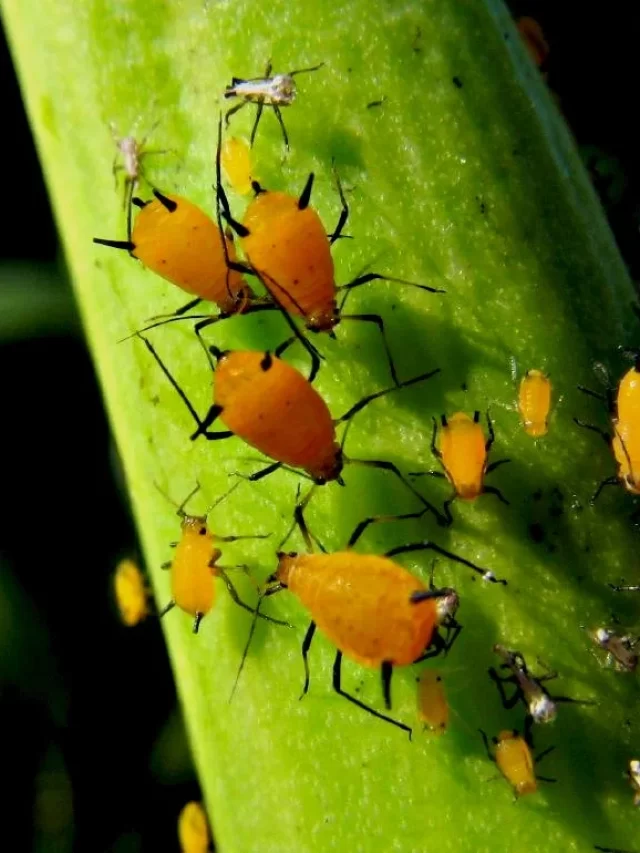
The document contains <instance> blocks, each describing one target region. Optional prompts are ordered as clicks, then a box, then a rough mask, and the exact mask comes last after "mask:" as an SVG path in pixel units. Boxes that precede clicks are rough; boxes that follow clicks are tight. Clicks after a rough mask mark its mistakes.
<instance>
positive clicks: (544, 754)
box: [535, 746, 556, 782]
mask: <svg viewBox="0 0 640 853" xmlns="http://www.w3.org/2000/svg"><path fill="white" fill-rule="evenodd" d="M554 749H555V746H548V747H547V748H546V749H545V750H543V751H542V752H541V753H540V755H536V756H535V762H536V764H540V762H541V761H542V759H543V758H546V757H547V755H549V753H550V752H553V750H554ZM538 778H540V777H538ZM545 781H548V780H545ZM553 781H554V782H555V781H556V780H555V779H553Z"/></svg>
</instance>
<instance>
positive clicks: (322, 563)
mask: <svg viewBox="0 0 640 853" xmlns="http://www.w3.org/2000/svg"><path fill="white" fill-rule="evenodd" d="M424 512H425V510H422V511H420V512H415V513H406V514H403V515H379V516H371V517H369V518H366V519H364V520H363V521H361V522H360V523H359V524H358V525H357V526H356V528H355V529H354V531H353V533H352V534H351V536H350V537H349V541H348V543H347V546H346V549H345V550H343V551H338V552H335V553H326V552H325V551H324V549H323V553H322V554H314V553H311V552H312V549H313V541H316V542H317V540H316V539H315V538H314V537H312V535H311V534H310V532H309V529H308V527H307V525H306V522H305V519H304V516H303V514H302V508H301V507H300V505H298V506H297V507H296V522H297V524H298V525H299V527H300V530H301V532H302V535H303V537H304V540H305V544H306V545H307V548H308V550H309V553H307V554H298V553H295V552H291V553H284V552H282V551H280V552H279V553H278V568H277V570H276V571H275V572H274V574H273V575H271V576H270V577H269V578H268V579H267V586H266V588H265V590H264V592H263V594H262V596H261V598H262V597H264V596H267V595H273V594H275V593H277V592H280V590H282V589H289V590H290V592H292V593H293V594H294V595H295V596H296V597H297V598H298V600H299V601H300V603H301V604H302V605H303V607H304V608H305V609H306V610H307V611H308V613H309V615H310V616H311V619H312V621H311V623H310V624H309V628H308V629H307V633H306V634H305V638H304V641H303V643H302V658H303V663H304V672H305V680H304V687H303V690H302V695H301V697H300V698H302V697H303V696H305V694H306V693H307V691H308V690H309V678H310V674H309V661H308V656H309V649H310V647H311V642H312V640H313V637H314V634H315V631H316V628H319V629H320V632H321V633H322V634H324V635H325V637H327V638H328V639H329V640H330V641H331V642H332V643H333V645H335V646H336V648H337V652H336V657H335V661H334V665H333V689H334V690H335V691H336V692H337V693H339V694H340V695H341V696H343V697H344V698H345V699H348V700H349V701H350V702H353V703H354V704H355V705H357V706H358V707H359V708H362V709H364V710H365V711H367V712H369V713H370V714H373V716H375V717H378V718H379V719H382V720H385V721H386V722H388V723H392V724H393V725H395V726H398V727H399V728H401V729H403V730H404V731H407V732H408V733H409V737H411V729H410V728H409V727H408V726H406V725H404V723H400V722H398V721H397V720H394V719H392V718H391V717H387V716H385V715H384V714H380V713H379V712H378V711H376V710H374V709H373V708H371V707H370V706H369V705H365V704H364V703H363V702H361V701H360V700H359V699H356V698H355V697H354V696H351V695H350V694H349V693H346V692H345V691H344V690H343V689H342V686H341V671H342V657H343V655H345V656H346V657H347V658H350V659H351V660H353V661H356V662H357V663H359V664H361V665H362V666H365V667H369V668H372V669H377V668H380V672H381V676H382V691H383V696H384V701H385V707H386V708H387V709H388V710H390V709H391V676H392V673H393V667H394V666H408V665H410V664H413V663H418V662H419V661H423V660H427V659H428V658H431V657H435V656H436V655H438V654H441V653H445V654H446V653H447V652H448V651H449V650H450V649H451V647H452V645H453V643H454V642H455V640H456V638H457V636H458V634H459V633H460V631H461V630H462V626H461V625H460V624H459V623H458V622H457V621H456V619H455V613H456V610H457V608H458V595H457V593H456V591H455V590H454V589H451V588H444V589H436V588H435V586H434V583H433V571H434V569H433V568H432V571H431V579H430V582H429V586H428V587H426V586H425V584H424V583H423V582H422V581H421V580H419V579H418V578H416V577H415V576H414V575H412V574H410V573H409V572H408V571H407V570H406V569H405V568H403V567H402V566H400V565H398V564H397V563H395V562H393V561H392V559H391V558H392V557H395V556H397V555H399V554H409V553H415V552H417V551H427V550H430V551H435V552H436V553H437V554H440V555H442V556H445V557H448V558H449V559H450V560H454V561H455V562H457V563H461V564H462V565H464V566H467V567H469V568H472V569H473V570H474V571H476V572H479V573H480V574H482V575H483V577H487V576H488V575H492V573H489V572H487V571H486V570H484V569H481V568H480V567H479V566H476V565H475V564H474V563H470V562H469V561H468V560H466V559H464V558H463V557H459V556H458V555H457V554H453V553H452V552H450V551H446V550H445V549H444V548H442V547H441V546H440V545H437V544H436V543H435V542H431V541H430V540H427V539H425V540H422V541H420V542H415V543H412V544H408V545H400V546H398V547H396V548H392V549H391V550H390V551H388V552H387V553H386V554H385V555H384V556H382V557H380V556H375V555H371V554H356V553H354V552H353V551H352V550H351V549H352V548H353V547H354V545H355V544H356V542H357V541H358V540H359V539H360V537H361V536H362V534H363V533H364V531H365V530H366V529H367V528H368V527H369V526H371V525H373V524H380V523H386V522H390V521H399V520H403V519H409V518H420V517H421V516H422V515H423V514H424ZM312 540H313V541H312ZM318 544H319V543H318ZM255 621H256V619H255V617H254V623H253V626H255ZM253 626H252V631H251V632H250V634H249V639H248V641H247V646H246V647H245V651H244V654H243V658H242V663H241V665H240V670H239V671H238V676H239V674H240V672H241V671H242V666H243V664H244V659H245V657H246V653H247V650H248V647H249V643H250V641H251V634H252V632H253ZM441 628H442V629H444V630H445V631H446V636H445V637H443V636H442V635H441V634H440V632H439V629H441ZM236 683H237V679H236Z"/></svg>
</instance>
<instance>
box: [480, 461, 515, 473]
mask: <svg viewBox="0 0 640 853" xmlns="http://www.w3.org/2000/svg"><path fill="white" fill-rule="evenodd" d="M507 462H511V460H510V459H498V461H497V462H492V463H491V465H487V468H486V470H485V472H484V473H485V474H490V473H491V472H492V471H495V470H496V468H499V467H500V466H501V465H506V464H507Z"/></svg>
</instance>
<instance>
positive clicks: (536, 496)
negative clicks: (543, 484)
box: [531, 489, 542, 501]
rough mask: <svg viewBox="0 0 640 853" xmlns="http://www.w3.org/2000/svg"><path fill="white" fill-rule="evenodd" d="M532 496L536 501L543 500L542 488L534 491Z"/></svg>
mask: <svg viewBox="0 0 640 853" xmlns="http://www.w3.org/2000/svg"><path fill="white" fill-rule="evenodd" d="M531 497H532V498H533V499H534V501H540V500H542V490H541V489H538V491H537V492H534V493H533V494H532V495H531Z"/></svg>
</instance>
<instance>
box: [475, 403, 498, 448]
mask: <svg viewBox="0 0 640 853" xmlns="http://www.w3.org/2000/svg"><path fill="white" fill-rule="evenodd" d="M473 422H474V423H476V424H477V423H480V412H478V411H476V412H474V413H473ZM487 430H488V432H489V437H488V438H487V440H486V441H485V443H484V449H485V450H486V452H487V453H489V451H490V450H491V447H492V445H493V442H494V441H495V440H496V434H495V432H494V429H493V423H492V422H491V417H490V415H489V410H488V409H487Z"/></svg>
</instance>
